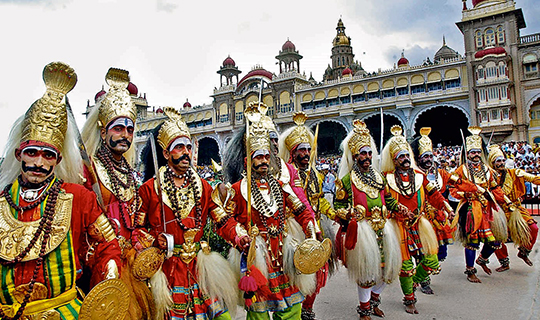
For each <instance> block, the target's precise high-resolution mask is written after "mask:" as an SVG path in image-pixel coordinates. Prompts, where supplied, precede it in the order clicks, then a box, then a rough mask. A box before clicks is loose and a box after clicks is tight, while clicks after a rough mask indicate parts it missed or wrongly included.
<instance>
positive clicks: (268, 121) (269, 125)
mask: <svg viewBox="0 0 540 320" xmlns="http://www.w3.org/2000/svg"><path fill="white" fill-rule="evenodd" d="M248 108H257V109H258V111H259V113H260V114H261V120H260V121H261V122H262V125H263V127H265V128H266V130H268V132H272V131H274V132H277V130H276V125H275V124H274V120H272V118H270V117H269V116H267V115H266V111H267V110H268V106H267V105H266V104H264V103H263V102H261V103H259V102H258V101H251V102H250V103H249V104H248Z"/></svg>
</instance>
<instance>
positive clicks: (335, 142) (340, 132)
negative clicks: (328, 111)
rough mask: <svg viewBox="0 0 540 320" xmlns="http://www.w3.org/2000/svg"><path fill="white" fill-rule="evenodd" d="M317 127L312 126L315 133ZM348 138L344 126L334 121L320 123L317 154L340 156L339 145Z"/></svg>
mask: <svg viewBox="0 0 540 320" xmlns="http://www.w3.org/2000/svg"><path fill="white" fill-rule="evenodd" d="M315 128H316V125H314V126H312V128H311V129H312V130H313V133H315ZM346 136H347V131H346V130H345V128H344V127H343V125H342V124H340V123H337V122H334V121H320V122H319V137H318V138H317V154H318V155H319V156H321V155H322V156H328V155H339V154H340V151H339V145H340V144H341V141H343V139H345V137H346Z"/></svg>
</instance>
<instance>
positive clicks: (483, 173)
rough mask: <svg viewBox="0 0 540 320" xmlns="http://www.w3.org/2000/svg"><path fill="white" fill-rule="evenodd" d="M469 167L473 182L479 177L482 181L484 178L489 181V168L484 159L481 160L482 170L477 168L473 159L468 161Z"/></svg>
mask: <svg viewBox="0 0 540 320" xmlns="http://www.w3.org/2000/svg"><path fill="white" fill-rule="evenodd" d="M467 167H468V169H469V172H470V173H471V178H472V182H473V183H476V182H475V180H476V179H475V178H478V179H479V180H480V181H482V179H483V180H484V181H487V180H488V179H487V172H488V169H487V168H486V166H485V165H484V163H483V162H482V161H480V170H478V169H476V168H475V167H474V166H473V164H472V162H471V161H468V162H467Z"/></svg>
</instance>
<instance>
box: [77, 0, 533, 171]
mask: <svg viewBox="0 0 540 320" xmlns="http://www.w3.org/2000/svg"><path fill="white" fill-rule="evenodd" d="M456 25H457V27H458V28H459V30H460V31H461V32H462V34H463V39H464V44H465V53H464V55H460V54H459V53H458V52H456V51H455V50H453V49H451V48H450V47H449V46H448V45H447V44H446V41H445V39H444V37H442V46H441V48H440V49H439V50H438V51H437V52H436V53H435V54H434V56H433V60H432V61H430V59H427V60H426V61H424V63H422V64H421V65H410V64H409V61H408V60H407V58H406V56H405V54H404V53H402V54H401V58H400V59H399V61H397V63H396V65H395V66H394V67H393V68H392V69H389V70H378V71H375V72H366V71H365V70H364V69H363V68H362V65H361V63H360V62H358V61H357V60H355V59H354V53H353V47H352V44H351V42H352V41H351V37H350V36H348V35H347V34H346V32H345V30H346V28H345V24H344V23H343V21H342V20H341V19H339V21H338V24H337V27H336V31H337V32H336V36H335V38H334V39H333V42H332V48H331V53H332V54H331V65H330V64H329V65H328V68H327V69H326V71H325V72H324V75H323V81H322V82H317V81H316V80H314V78H313V77H312V76H310V77H309V78H308V77H307V76H306V74H305V71H301V68H300V60H301V59H302V55H300V52H299V50H297V48H296V46H295V45H294V44H293V42H291V41H290V40H287V41H286V42H285V43H284V44H283V46H282V47H281V50H280V51H279V52H278V54H277V55H276V59H277V63H278V65H279V70H278V71H279V73H277V74H276V73H274V72H271V71H268V70H266V69H264V68H263V67H262V66H255V67H253V68H252V70H251V71H249V72H248V73H247V74H245V75H244V76H243V77H241V78H240V79H239V75H240V74H241V73H242V71H241V70H239V69H238V67H237V66H236V63H235V61H234V60H233V59H232V58H231V57H230V56H229V57H227V58H226V59H225V60H224V61H223V64H222V66H220V67H219V70H217V73H218V74H219V76H220V85H219V87H218V88H215V89H214V92H213V94H212V95H211V97H212V98H213V102H212V104H209V105H203V106H196V107H192V106H191V104H190V103H189V102H187V101H186V103H185V104H184V106H183V109H182V110H181V112H182V114H183V117H184V118H185V119H186V122H187V123H188V126H189V127H190V128H191V131H192V134H193V136H194V137H196V138H197V140H198V144H199V156H198V161H199V164H209V163H210V158H213V159H215V160H217V161H220V159H221V153H222V152H223V150H224V149H225V146H226V144H227V142H228V141H229V139H230V138H231V136H232V134H233V132H234V130H235V129H236V128H238V127H240V126H242V125H244V116H243V111H244V108H245V107H246V106H247V105H248V104H249V103H250V102H252V101H258V100H259V95H261V98H262V99H261V100H262V101H263V102H264V103H265V104H266V105H267V106H269V110H268V114H269V115H270V116H271V117H272V118H274V121H275V123H276V124H277V126H278V130H280V131H281V132H282V131H283V130H285V129H286V128H288V127H289V126H291V125H292V124H293V122H292V113H293V112H295V111H304V112H306V113H307V114H308V117H309V118H308V121H307V124H308V125H309V126H310V127H311V128H313V129H314V128H315V127H316V126H317V125H318V124H320V126H319V140H318V141H319V147H318V149H319V153H320V154H324V153H338V151H337V150H338V148H339V143H340V142H341V140H342V139H343V138H344V137H345V136H346V134H347V132H349V131H350V130H351V128H352V122H353V120H354V119H363V120H364V121H365V122H366V123H367V124H368V127H369V128H370V130H371V132H372V134H373V136H374V138H375V139H376V140H377V143H380V140H381V116H382V117H383V119H384V127H383V138H382V139H383V141H385V140H386V139H388V138H389V136H390V133H389V129H390V127H391V126H392V125H394V124H400V125H401V126H402V127H403V128H404V132H405V134H406V136H407V137H408V138H412V137H414V136H415V135H416V134H417V133H418V130H419V128H420V127H423V126H431V127H432V128H433V131H432V133H431V135H430V137H431V138H432V140H433V142H434V143H435V144H437V143H439V142H444V143H445V144H453V145H457V144H461V141H462V138H461V133H460V131H459V129H462V130H463V132H466V131H467V130H465V129H466V128H467V126H469V125H479V126H481V127H482V128H484V131H483V132H484V136H485V137H486V138H487V139H489V137H490V136H491V135H492V136H493V137H492V140H493V141H495V142H500V141H505V140H527V141H529V142H540V73H539V71H538V57H539V56H540V33H536V34H532V35H526V36H521V35H520V29H523V28H525V20H524V17H523V12H522V10H521V9H519V8H517V9H516V4H515V2H514V1H513V0H472V7H470V8H469V7H467V0H463V11H462V19H461V21H459V22H457V23H456ZM261 86H262V88H261ZM129 90H130V93H131V94H132V97H133V98H134V99H135V102H136V104H137V108H138V112H139V114H138V116H139V120H138V121H137V137H136V138H135V143H136V144H137V146H138V147H139V146H140V145H142V144H144V142H145V141H146V138H147V135H148V134H149V133H150V131H151V130H152V129H153V128H155V127H156V126H157V125H159V124H160V123H161V122H163V120H164V118H165V117H164V115H163V111H162V110H161V109H160V108H157V109H156V108H152V107H149V106H148V102H147V100H146V95H143V96H141V95H139V94H138V90H137V87H136V86H135V85H133V84H130V88H129ZM103 93H104V91H103V90H102V91H100V92H99V93H98V94H97V95H96V97H95V101H97V99H99V97H100V96H101V95H102V94H103ZM92 107H93V106H91V105H90V103H89V104H88V107H87V112H88V110H89V109H90V108H92ZM150 109H152V110H150ZM139 149H140V148H139Z"/></svg>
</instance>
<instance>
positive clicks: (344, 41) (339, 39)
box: [333, 18, 351, 47]
mask: <svg viewBox="0 0 540 320" xmlns="http://www.w3.org/2000/svg"><path fill="white" fill-rule="evenodd" d="M336 30H337V35H336V37H335V38H334V41H333V44H334V47H335V46H350V45H351V38H349V37H347V35H346V34H345V25H344V24H343V21H341V18H340V19H339V21H338V25H337V27H336Z"/></svg>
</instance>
